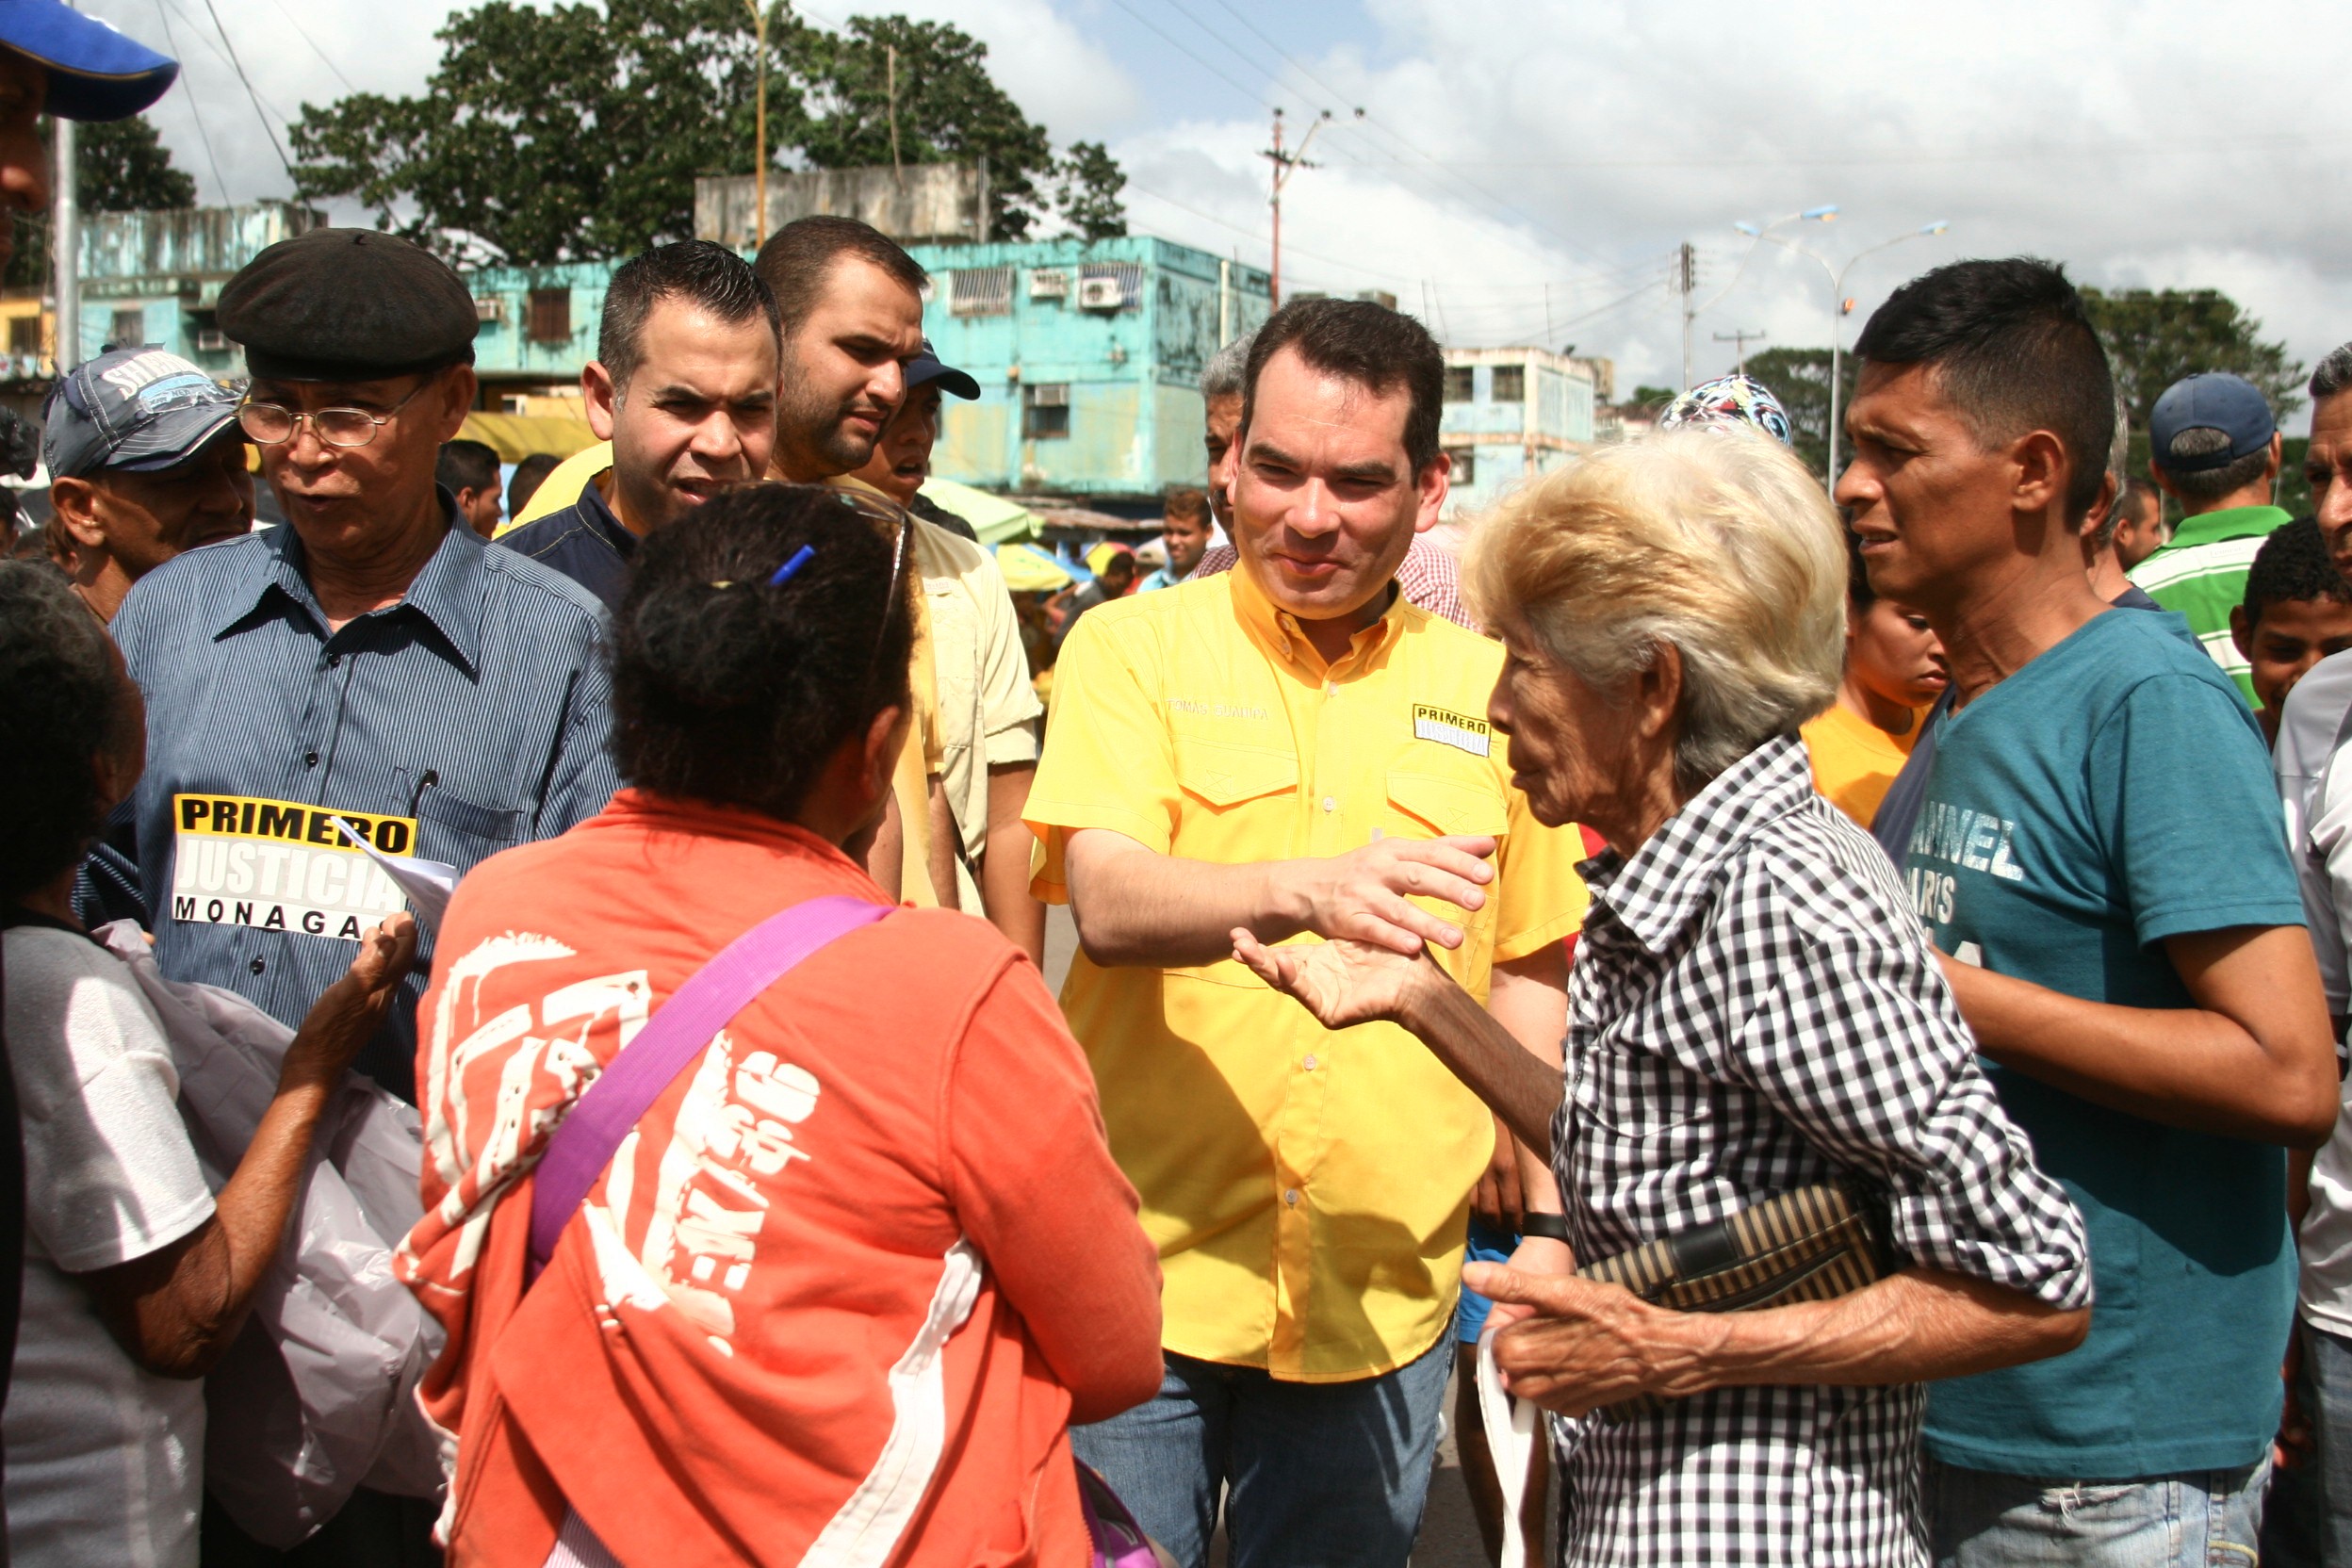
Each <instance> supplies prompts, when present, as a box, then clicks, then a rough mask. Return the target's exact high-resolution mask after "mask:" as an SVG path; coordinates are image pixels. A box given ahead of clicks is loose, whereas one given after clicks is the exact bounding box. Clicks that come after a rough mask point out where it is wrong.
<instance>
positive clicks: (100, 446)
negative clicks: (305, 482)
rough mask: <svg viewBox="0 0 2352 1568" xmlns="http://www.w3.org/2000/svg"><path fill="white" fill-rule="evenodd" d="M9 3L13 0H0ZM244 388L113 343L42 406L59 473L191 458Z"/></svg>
mask: <svg viewBox="0 0 2352 1568" xmlns="http://www.w3.org/2000/svg"><path fill="white" fill-rule="evenodd" d="M0 3H5V0H0ZM236 423H237V394H236V393H234V392H232V391H230V390H229V389H228V388H227V387H225V386H223V385H221V384H220V383H219V382H217V381H215V380H213V379H212V377H211V376H209V375H208V374H206V373H205V372H204V371H203V370H201V369H199V368H196V367H195V366H193V365H190V364H189V363H188V361H187V360H184V359H182V358H181V357H180V356H179V355H177V354H175V353H172V351H170V350H168V349H153V348H149V349H109V350H107V351H106V352H105V353H103V354H100V355H99V356H98V357H97V358H96V359H92V360H86V361H84V362H83V363H82V364H80V365H77V366H75V367H74V368H73V370H72V372H71V373H69V374H67V375H63V376H59V377H58V378H57V385H55V386H53V387H51V388H50V389H49V398H48V400H47V401H46V402H44V403H43V404H42V405H41V461H42V462H44V463H46V464H48V465H49V472H50V475H51V476H52V477H53V478H60V479H78V478H80V477H82V476H83V475H85V474H90V473H95V472H96V471H98V470H99V469H101V468H126V469H129V470H130V471H131V472H133V473H152V472H155V470H157V469H161V468H170V467H172V466H176V465H178V464H181V463H185V462H187V461H188V458H189V457H191V456H193V455H194V454H195V451H196V449H198V448H199V447H202V446H203V445H204V443H205V442H207V441H210V440H211V439H212V438H213V437H214V436H216V435H219V434H220V433H221V432H222V431H224V430H226V429H228V428H229V427H230V426H232V425H234V424H236Z"/></svg>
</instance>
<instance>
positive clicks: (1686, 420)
mask: <svg viewBox="0 0 2352 1568" xmlns="http://www.w3.org/2000/svg"><path fill="white" fill-rule="evenodd" d="M1736 425H1751V426H1753V427H1755V428H1756V429H1757V430H1760V431H1762V432H1763V433H1765V434H1767V435H1769V436H1771V437H1772V439H1773V440H1775V441H1777V442H1779V443H1780V444H1781V445H1782V446H1784V447H1787V446H1792V445H1794V441H1793V440H1792V438H1791V433H1790V430H1789V411H1788V410H1787V409H1785V408H1783V407H1782V406H1781V404H1780V400H1779V399H1778V398H1775V397H1773V396H1772V389H1771V388H1770V387H1768V386H1766V385H1765V384H1763V383H1762V382H1760V381H1757V380H1756V379H1755V378H1754V377H1753V376H1744V375H1737V376H1718V377H1716V378H1715V379H1714V380H1713V381H1710V382H1703V383H1701V384H1699V385H1697V386H1694V387H1692V388H1691V390H1690V391H1688V392H1685V393H1684V394H1683V395H1682V396H1680V397H1678V398H1676V399H1675V400H1674V401H1673V402H1670V403H1668V404H1667V405H1666V407H1665V409H1664V411H1663V412H1661V413H1660V414H1659V415H1658V429H1660V430H1678V429H1682V428H1684V427H1686V426H1695V427H1697V428H1699V429H1702V430H1707V429H1715V430H1722V429H1726V428H1729V427H1732V426H1736Z"/></svg>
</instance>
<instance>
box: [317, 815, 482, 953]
mask: <svg viewBox="0 0 2352 1568" xmlns="http://www.w3.org/2000/svg"><path fill="white" fill-rule="evenodd" d="M335 826H337V827H339V828H341V829H342V830H343V836H344V837H345V838H347V839H349V840H351V842H352V843H353V844H355V845H356V846H358V848H359V850H360V852H361V853H362V854H364V855H366V856H367V857H368V858H369V859H370V860H373V861H374V862H375V863H376V864H377V865H379V866H381V867H383V868H384V875H386V876H388V877H390V878H391V879H392V880H393V881H394V882H396V883H398V884H400V891H402V892H404V893H406V894H407V895H408V907H410V908H411V909H414V910H415V911H416V912H417V924H419V925H421V926H423V927H424V928H425V930H424V934H425V935H426V936H428V937H430V936H433V935H434V934H436V933H437V932H439V931H440V929H441V916H442V915H443V914H444V913H445V912H446V911H447V910H448V909H449V894H451V893H453V892H455V891H456V890H457V868H456V867H455V866H452V865H449V864H448V863H447V862H445V861H441V860H420V859H418V858H416V857H415V856H413V855H386V854H385V853H384V851H382V850H380V849H378V848H377V847H376V846H375V845H373V844H371V843H369V842H368V841H367V840H365V839H363V838H361V837H360V836H359V835H358V834H357V833H355V832H353V831H352V830H351V824H350V823H348V822H345V821H344V820H343V819H342V818H341V817H337V818H335Z"/></svg>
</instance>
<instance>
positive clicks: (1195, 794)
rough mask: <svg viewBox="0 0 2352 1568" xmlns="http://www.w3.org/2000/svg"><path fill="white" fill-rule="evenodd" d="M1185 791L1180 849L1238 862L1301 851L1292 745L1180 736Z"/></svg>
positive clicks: (1179, 769)
mask: <svg viewBox="0 0 2352 1568" xmlns="http://www.w3.org/2000/svg"><path fill="white" fill-rule="evenodd" d="M1175 743H1176V746H1175V750H1176V785H1177V788H1178V789H1180V790H1182V791H1183V792H1184V803H1183V805H1182V806H1181V808H1180V809H1179V816H1178V820H1177V828H1176V839H1175V842H1174V844H1173V845H1172V846H1171V849H1172V851H1173V853H1175V854H1178V855H1182V856H1184V857H1186V858H1191V859H1199V860H1213V861H1217V862H1218V863H1220V864H1225V865H1234V864H1239V863H1242V862H1245V861H1250V860H1268V859H1279V858H1282V857H1283V856H1287V855H1291V854H1295V853H1297V848H1296V846H1295V845H1294V844H1293V843H1292V837H1293V834H1294V832H1295V829H1296V827H1297V823H1298V802H1299V759H1298V758H1297V757H1295V756H1293V755H1292V754H1291V753H1289V752H1287V751H1274V750H1270V749H1267V748H1266V747H1262V746H1243V745H1233V744H1230V743H1225V742H1222V741H1204V740H1201V739H1198V738H1196V737H1193V736H1189V735H1183V734H1179V735H1177V736H1176V737H1175Z"/></svg>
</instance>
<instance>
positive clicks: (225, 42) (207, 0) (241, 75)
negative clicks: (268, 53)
mask: <svg viewBox="0 0 2352 1568" xmlns="http://www.w3.org/2000/svg"><path fill="white" fill-rule="evenodd" d="M204 10H205V11H206V13H208V14H209V15H210V16H211V17H212V26H213V30H214V31H215V32H217V33H219V34H220V35H221V47H222V48H224V49H226V50H227V51H228V52H229V64H230V65H231V66H232V67H233V68H235V70H236V72H237V80H238V81H239V82H242V83H243V84H244V86H245V96H246V97H248V98H250V99H252V100H253V118H254V119H256V120H258V121H260V122H261V130H262V134H263V135H264V136H267V137H268V138H269V139H270V151H272V152H274V153H276V154H277V155H278V164H279V166H280V167H281V168H283V169H284V170H285V171H286V181H287V183H288V184H292V183H294V164H293V160H292V159H290V158H288V157H287V156H286V149H285V148H284V147H282V146H280V145H279V144H278V132H277V128H276V127H275V126H273V125H271V124H270V117H269V115H267V114H265V113H263V112H262V107H261V94H260V93H258V92H255V91H254V90H253V82H252V80H251V79H250V78H248V77H247V76H246V74H245V63H244V61H242V60H240V59H238V58H237V45H236V44H234V43H232V42H230V41H229V30H228V29H227V28H226V27H223V26H221V13H220V12H219V11H218V10H215V9H214V8H213V4H212V0H204ZM279 118H280V119H284V118H285V116H283V115H281V116H279Z"/></svg>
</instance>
